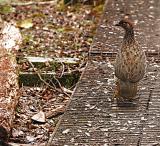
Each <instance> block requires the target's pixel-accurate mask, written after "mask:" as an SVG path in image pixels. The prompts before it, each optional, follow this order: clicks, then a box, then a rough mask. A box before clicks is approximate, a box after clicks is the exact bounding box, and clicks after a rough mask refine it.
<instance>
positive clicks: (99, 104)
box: [53, 0, 160, 146]
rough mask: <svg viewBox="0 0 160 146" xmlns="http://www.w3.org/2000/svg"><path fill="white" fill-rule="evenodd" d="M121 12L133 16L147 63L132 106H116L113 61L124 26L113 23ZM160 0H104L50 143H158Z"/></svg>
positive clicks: (95, 145)
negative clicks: (83, 62)
mask: <svg viewBox="0 0 160 146" xmlns="http://www.w3.org/2000/svg"><path fill="white" fill-rule="evenodd" d="M125 15H127V16H129V17H130V18H132V19H133V20H134V21H137V25H136V27H135V31H136V39H137V40H138V41H139V42H140V44H141V46H142V48H143V49H144V50H145V52H146V55H147V59H148V62H147V64H148V67H147V72H146V75H145V77H144V79H143V80H142V81H141V82H140V84H139V92H138V95H137V96H138V97H139V100H137V101H135V102H134V103H133V104H132V105H127V106H118V105H117V103H116V101H114V100H113V93H114V88H115V79H114V68H113V61H114V59H115V55H116V52H117V49H118V47H119V46H120V44H121V41H122V36H123V31H122V30H121V29H118V28H116V27H115V26H114V23H115V22H116V21H119V20H120V19H121V18H123V17H124V16H125ZM159 53H160V1H159V0H132V1H131V0H106V3H105V9H104V15H103V16H102V21H101V23H100V25H99V28H98V29H97V34H96V36H95V38H94V42H93V45H92V48H91V50H90V56H89V61H88V63H87V66H86V69H85V71H84V72H83V74H82V76H81V79H80V81H79V83H78V85H77V87H76V90H75V91H74V94H73V96H72V99H71V102H70V104H69V106H68V108H67V110H66V112H65V114H64V115H63V117H62V119H61V122H60V126H59V128H58V129H57V131H56V133H55V136H54V139H53V145H54V146H117V145H120V146H153V145H154V146H159V145H160V54H159Z"/></svg>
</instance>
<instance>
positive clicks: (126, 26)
mask: <svg viewBox="0 0 160 146" xmlns="http://www.w3.org/2000/svg"><path fill="white" fill-rule="evenodd" d="M115 26H121V27H122V28H124V29H125V30H130V29H133V23H132V22H130V21H129V20H127V19H122V20H121V21H120V22H119V23H117V24H116V25H115Z"/></svg>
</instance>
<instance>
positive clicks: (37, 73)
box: [28, 61, 56, 89]
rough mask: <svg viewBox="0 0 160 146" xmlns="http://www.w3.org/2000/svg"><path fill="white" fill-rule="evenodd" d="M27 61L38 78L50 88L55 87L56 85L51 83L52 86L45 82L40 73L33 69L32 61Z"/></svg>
mask: <svg viewBox="0 0 160 146" xmlns="http://www.w3.org/2000/svg"><path fill="white" fill-rule="evenodd" d="M28 62H29V64H30V65H31V66H32V68H33V70H34V72H35V73H36V74H37V75H38V77H39V79H40V80H41V81H42V82H43V83H44V84H46V85H47V86H49V87H50V88H52V89H56V86H55V85H54V84H53V85H54V87H53V86H51V85H50V84H49V83H47V82H46V81H45V80H44V79H43V78H42V77H41V75H40V73H39V72H38V71H36V70H35V67H34V65H33V63H32V62H30V61H28Z"/></svg>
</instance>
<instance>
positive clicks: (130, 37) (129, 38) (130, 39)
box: [123, 28, 135, 44]
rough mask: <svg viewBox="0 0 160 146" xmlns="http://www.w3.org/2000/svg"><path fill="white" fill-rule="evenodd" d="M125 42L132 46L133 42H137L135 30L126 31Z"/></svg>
mask: <svg viewBox="0 0 160 146" xmlns="http://www.w3.org/2000/svg"><path fill="white" fill-rule="evenodd" d="M123 40H124V43H125V44H132V43H133V42H135V38H134V30H133V28H131V29H126V30H125V35H124V39H123Z"/></svg>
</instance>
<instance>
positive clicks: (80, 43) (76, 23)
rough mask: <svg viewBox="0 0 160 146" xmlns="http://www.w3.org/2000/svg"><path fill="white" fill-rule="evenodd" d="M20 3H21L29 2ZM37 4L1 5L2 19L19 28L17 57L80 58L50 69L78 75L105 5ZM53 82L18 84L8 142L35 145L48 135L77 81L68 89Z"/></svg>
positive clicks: (23, 65) (59, 73) (22, 66)
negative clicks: (19, 87)
mask: <svg viewBox="0 0 160 146" xmlns="http://www.w3.org/2000/svg"><path fill="white" fill-rule="evenodd" d="M20 2H21V3H24V4H25V3H28V2H29V1H25V0H23V1H22V0H21V1H20ZM36 2H37V4H28V5H18V3H19V1H17V5H16V3H14V4H13V5H12V4H10V3H8V4H7V5H1V6H0V13H1V17H2V19H3V20H5V21H14V22H16V24H17V26H18V27H19V28H20V30H21V33H22V36H23V44H22V46H21V49H20V51H19V54H18V56H19V57H20V58H21V57H24V56H37V57H40V56H41V57H57V58H64V57H67V58H72V59H73V58H74V59H78V60H79V61H78V63H76V64H69V63H64V62H62V63H60V64H59V65H57V66H56V68H55V67H54V72H55V73H56V75H55V77H57V78H58V77H60V76H63V74H65V73H70V72H72V71H76V72H78V75H80V74H81V72H82V71H83V69H84V67H85V64H86V62H87V56H88V51H89V49H90V47H91V44H92V40H93V37H94V35H95V31H96V27H97V24H98V22H99V19H100V16H101V13H102V9H103V3H100V4H97V5H83V4H79V3H78V4H76V5H71V6H69V5H68V6H65V5H63V4H62V1H60V2H59V3H58V4H56V3H46V4H44V3H43V4H40V3H39V4H38V2H39V0H36ZM46 66H47V67H48V66H49V67H50V66H51V64H46ZM19 67H20V70H22V71H30V70H32V71H38V72H40V71H41V69H37V68H36V67H34V66H33V65H30V64H29V63H27V62H23V63H20V64H19ZM43 71H44V70H43ZM57 78H55V79H57ZM65 80H67V79H65ZM56 82H57V84H58V85H55V84H54V83H53V84H51V85H49V84H48V83H46V82H45V81H44V82H43V84H42V85H41V86H34V87H25V86H22V87H21V91H22V94H21V97H20V100H19V104H18V107H17V113H16V119H15V122H14V127H13V135H12V137H11V141H13V142H18V143H32V144H35V143H44V142H46V141H47V140H48V139H49V136H50V134H51V133H52V132H53V131H54V128H55V126H56V123H57V121H58V120H59V118H60V115H61V114H63V112H64V110H65V106H66V104H67V103H68V101H69V99H70V96H71V94H72V91H73V89H74V88H75V83H74V85H72V86H70V87H68V86H65V85H64V84H63V85H61V83H60V82H59V81H58V80H56ZM37 114H38V115H37ZM44 115H45V116H44ZM33 116H34V117H33ZM36 116H37V117H38V120H37V117H36ZM35 117H36V118H35Z"/></svg>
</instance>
